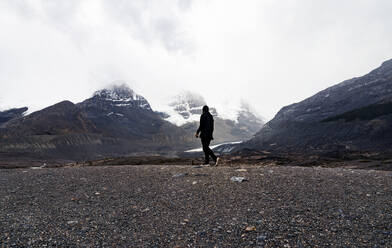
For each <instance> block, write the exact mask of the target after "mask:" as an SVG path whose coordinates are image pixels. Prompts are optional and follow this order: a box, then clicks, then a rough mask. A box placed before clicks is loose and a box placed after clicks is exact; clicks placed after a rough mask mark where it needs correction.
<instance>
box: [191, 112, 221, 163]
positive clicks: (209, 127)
mask: <svg viewBox="0 0 392 248" xmlns="http://www.w3.org/2000/svg"><path fill="white" fill-rule="evenodd" d="M213 132H214V118H213V117H212V115H211V113H210V112H209V108H208V106H207V105H205V106H203V113H202V115H201V116H200V125H199V128H198V129H197V131H196V134H195V136H196V138H198V137H199V134H200V139H201V144H202V146H203V152H204V156H205V157H204V165H205V166H209V164H210V156H211V158H212V160H213V161H214V165H215V166H218V161H219V158H218V157H217V156H215V154H214V152H213V151H212V150H211V149H210V147H209V146H210V143H211V140H213V139H214V137H213V136H212V134H213Z"/></svg>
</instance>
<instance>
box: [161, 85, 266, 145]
mask: <svg viewBox="0 0 392 248" xmlns="http://www.w3.org/2000/svg"><path fill="white" fill-rule="evenodd" d="M204 105H207V103H206V101H205V99H204V98H203V97H202V96H200V95H198V94H194V93H190V92H185V93H183V94H180V95H178V96H176V97H175V98H174V100H173V101H172V102H171V103H169V104H168V107H167V108H166V109H164V110H163V112H164V114H162V115H161V116H162V117H163V118H164V119H165V120H167V121H169V122H171V123H173V124H175V125H177V126H180V127H182V128H184V129H186V130H188V131H189V132H194V131H196V129H197V126H198V122H199V120H200V115H201V113H202V108H203V106H204ZM210 112H211V114H212V115H213V116H214V119H215V140H216V141H217V142H232V141H240V140H246V139H249V138H251V137H252V136H253V135H254V134H255V133H256V132H258V131H259V130H260V129H261V127H262V126H263V124H264V121H263V119H262V118H261V117H259V116H258V115H257V114H256V113H255V112H254V111H253V110H252V109H251V107H250V106H249V105H248V104H246V103H244V102H243V103H242V104H241V105H240V106H239V107H238V108H237V109H236V110H234V111H232V112H233V113H231V114H230V115H224V114H221V113H220V112H219V110H217V109H216V108H214V107H211V106H210ZM229 116H230V117H229Z"/></svg>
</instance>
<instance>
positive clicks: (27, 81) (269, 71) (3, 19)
mask: <svg viewBox="0 0 392 248" xmlns="http://www.w3.org/2000/svg"><path fill="white" fill-rule="evenodd" d="M390 13H392V2H391V1H389V0H344V1H342V0H339V1H338V0H329V1H321V0H319V1H317V0H295V1H294V0H281V1H273V0H255V1H253V0H247V1H234V0H233V1H229V0H197V1H192V0H179V1H174V0H173V1H170V0H132V1H125V0H69V1H63V0H25V1H23V0H2V1H1V2H0V30H1V31H0V110H3V109H7V108H11V107H21V106H28V107H30V108H31V110H30V111H34V110H38V109H40V108H43V107H46V106H49V105H51V104H54V103H56V102H59V101H62V100H71V101H73V102H79V101H82V100H83V99H85V98H88V97H89V96H91V94H92V93H93V92H94V91H95V90H98V89H100V88H103V87H105V86H107V85H110V84H112V83H113V82H117V81H125V82H127V84H128V85H129V86H130V87H131V88H133V89H134V90H135V91H136V92H137V93H139V94H141V95H143V96H144V97H146V98H147V99H148V100H149V102H150V103H151V105H152V107H153V109H155V110H160V109H162V108H163V106H165V105H167V104H168V103H169V102H170V100H171V99H172V97H173V96H174V95H176V94H178V93H180V92H183V91H191V92H195V93H198V94H201V95H203V96H204V98H205V99H206V100H207V103H208V104H209V105H211V106H215V107H217V108H218V111H221V112H222V113H226V112H227V113H229V112H230V111H231V110H232V109H233V108H236V107H238V105H239V104H240V103H241V102H242V101H246V102H248V103H249V104H250V105H251V106H252V107H253V108H254V109H256V110H257V112H258V113H259V114H260V115H262V116H264V117H265V118H267V119H270V118H272V117H273V116H274V115H275V114H276V112H277V111H278V110H279V109H280V108H281V107H283V106H285V105H288V104H291V103H294V102H298V101H301V100H303V99H304V98H306V97H309V96H311V95H313V94H315V93H317V92H318V91H320V90H322V89H324V88H326V87H329V86H332V85H334V84H336V83H339V82H341V81H343V80H346V79H349V78H352V77H356V76H361V75H363V74H366V73H367V72H369V71H370V70H372V69H374V68H376V67H378V66H379V65H380V64H381V63H382V62H383V61H385V60H387V59H391V58H392V32H390V27H391V26H392V15H391V14H390Z"/></svg>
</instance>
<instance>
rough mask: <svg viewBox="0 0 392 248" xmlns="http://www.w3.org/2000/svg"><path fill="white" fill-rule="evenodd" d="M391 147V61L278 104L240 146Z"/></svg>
mask: <svg viewBox="0 0 392 248" xmlns="http://www.w3.org/2000/svg"><path fill="white" fill-rule="evenodd" d="M391 145H392V60H389V61H386V62H384V63H383V64H382V65H381V66H380V67H379V68H377V69H375V70H373V71H372V72H370V73H369V74H367V75H365V76H362V77H358V78H353V79H350V80H347V81H344V82H342V83H340V84H337V85H335V86H332V87H330V88H328V89H326V90H323V91H321V92H319V93H317V94H316V95H314V96H312V97H310V98H308V99H306V100H304V101H302V102H299V103H295V104H292V105H290V106H286V107H284V108H282V109H281V110H280V111H279V112H278V114H277V115H276V116H275V117H274V119H272V120H271V121H270V122H268V123H267V124H266V125H265V126H264V127H263V128H262V129H261V130H260V132H258V133H257V135H256V136H255V137H254V138H253V139H251V140H250V141H248V142H246V143H244V144H243V145H241V146H240V149H243V148H251V149H259V150H263V149H267V150H277V151H295V152H297V151H300V152H315V151H316V152H317V151H321V152H324V151H325V152H329V151H336V150H345V151H353V150H369V151H386V150H389V149H391V148H390V147H391Z"/></svg>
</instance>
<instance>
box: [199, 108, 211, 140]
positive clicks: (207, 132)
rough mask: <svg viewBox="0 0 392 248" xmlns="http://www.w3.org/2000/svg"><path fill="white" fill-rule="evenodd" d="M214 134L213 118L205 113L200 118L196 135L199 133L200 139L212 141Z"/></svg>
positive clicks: (208, 113)
mask: <svg viewBox="0 0 392 248" xmlns="http://www.w3.org/2000/svg"><path fill="white" fill-rule="evenodd" d="M213 132H214V118H213V117H212V115H211V114H210V112H205V113H203V114H202V115H201V116H200V126H199V128H198V129H197V133H200V138H202V139H210V140H213V139H214V138H213V136H212V133H213Z"/></svg>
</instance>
